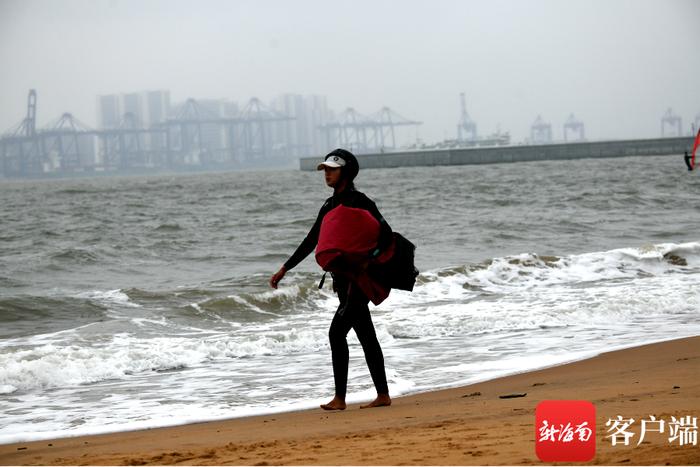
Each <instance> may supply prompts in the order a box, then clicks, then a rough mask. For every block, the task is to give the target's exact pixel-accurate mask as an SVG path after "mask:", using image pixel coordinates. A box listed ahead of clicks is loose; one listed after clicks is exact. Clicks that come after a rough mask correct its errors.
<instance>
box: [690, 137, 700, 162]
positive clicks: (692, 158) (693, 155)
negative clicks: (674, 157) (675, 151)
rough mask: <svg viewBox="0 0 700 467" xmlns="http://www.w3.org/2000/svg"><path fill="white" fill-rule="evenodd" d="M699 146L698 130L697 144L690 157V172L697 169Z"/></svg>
mask: <svg viewBox="0 0 700 467" xmlns="http://www.w3.org/2000/svg"><path fill="white" fill-rule="evenodd" d="M698 146H700V129H698V134H697V135H696V136H695V143H694V144H693V153H692V154H691V156H690V170H693V169H694V168H695V154H697V152H698Z"/></svg>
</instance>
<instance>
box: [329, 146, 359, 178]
mask: <svg viewBox="0 0 700 467" xmlns="http://www.w3.org/2000/svg"><path fill="white" fill-rule="evenodd" d="M335 158H341V159H342V160H343V161H344V162H345V164H344V165H342V166H340V170H341V172H342V174H343V178H344V179H346V180H347V181H348V182H349V183H351V182H352V181H353V180H355V177H357V174H358V173H359V171H360V163H359V162H358V161H357V158H356V157H355V155H354V154H353V153H351V152H350V151H348V150H347V149H342V148H338V149H334V150H333V151H331V152H329V153H328V154H326V157H325V158H324V162H325V161H328V160H329V159H330V160H334V159H335ZM320 166H321V165H319V167H320Z"/></svg>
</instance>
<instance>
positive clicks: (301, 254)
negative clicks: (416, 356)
mask: <svg viewBox="0 0 700 467" xmlns="http://www.w3.org/2000/svg"><path fill="white" fill-rule="evenodd" d="M341 204H342V205H343V206H347V207H351V208H360V209H365V210H367V211H369V212H370V214H372V216H374V217H375V218H376V219H377V220H378V221H379V225H380V231H379V240H378V244H377V248H376V249H375V250H374V251H368V252H367V255H368V257H371V256H377V255H378V254H379V253H380V252H381V251H383V250H384V249H385V248H386V247H388V246H389V244H390V243H391V239H392V231H391V227H390V226H389V224H387V222H386V221H385V220H384V218H383V217H382V215H381V214H380V213H379V210H378V209H377V206H376V205H375V204H374V202H373V201H372V200H371V199H369V198H368V197H367V196H366V195H365V194H363V193H361V192H359V191H357V190H355V189H354V188H348V189H346V190H344V191H342V192H341V193H337V194H334V195H333V196H331V197H330V198H328V199H327V200H326V202H325V203H324V204H323V206H322V207H321V210H320V211H319V213H318V217H317V218H316V222H315V223H314V225H313V227H311V230H310V231H309V233H308V234H307V235H306V238H304V240H303V241H302V242H301V244H300V245H299V247H298V248H297V249H296V251H295V252H294V254H292V256H291V257H290V258H289V259H288V260H287V261H286V262H285V263H284V267H285V269H287V270H290V269H292V268H293V267H295V266H296V265H297V264H299V263H300V262H301V261H302V260H303V259H304V258H306V257H307V256H308V255H309V253H311V252H312V251H313V250H314V248H316V244H317V243H318V235H319V232H320V231H321V222H322V221H323V218H324V217H325V215H326V214H328V212H330V211H331V210H332V209H333V208H335V207H337V206H339V205H341ZM333 290H335V291H336V293H337V294H338V298H339V299H340V304H339V305H338V311H337V312H336V313H335V316H334V317H333V321H332V323H331V327H330V329H329V331H328V338H329V340H330V343H331V354H332V357H333V377H334V378H335V394H336V395H337V396H339V397H342V398H345V393H346V390H347V382H348V361H349V352H348V343H347V340H346V337H347V335H348V332H350V329H354V330H355V334H357V338H358V340H359V341H360V344H361V345H362V350H363V351H364V353H365V360H366V361H367V366H368V367H369V372H370V374H371V376H372V381H373V382H374V386H375V387H376V389H377V393H378V394H388V393H389V389H388V386H387V382H386V372H385V370H384V354H383V353H382V348H381V346H380V345H379V341H378V340H377V335H376V333H375V332H374V324H373V323H372V317H371V315H370V312H369V306H368V305H369V299H368V298H367V297H366V296H365V294H364V293H362V290H360V288H359V287H356V286H354V284H352V283H351V282H349V281H348V280H347V279H345V278H343V277H341V276H340V275H338V274H334V275H333Z"/></svg>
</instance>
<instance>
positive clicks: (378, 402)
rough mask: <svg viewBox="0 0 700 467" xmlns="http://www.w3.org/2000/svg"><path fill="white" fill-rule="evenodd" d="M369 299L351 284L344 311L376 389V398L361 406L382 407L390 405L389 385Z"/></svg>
mask: <svg viewBox="0 0 700 467" xmlns="http://www.w3.org/2000/svg"><path fill="white" fill-rule="evenodd" d="M368 305H369V299H368V298H367V297H366V296H365V295H364V294H363V293H362V291H361V290H360V289H359V287H357V286H355V285H354V284H353V286H351V289H350V295H349V297H348V306H347V310H346V313H347V314H349V315H350V316H351V317H352V320H351V321H352V327H353V329H354V330H355V333H356V334H357V338H358V340H359V341H360V344H361V345H362V350H363V351H364V353H365V361H366V362H367V367H368V368H369V373H370V375H371V376H372V382H373V383H374V387H375V388H376V390H377V398H376V399H375V400H374V401H372V402H370V403H369V404H367V405H364V406H362V408H369V407H382V406H388V405H391V398H390V397H389V387H388V385H387V381H386V370H385V368H384V353H383V352H382V348H381V346H380V345H379V340H377V334H376V332H375V330H374V323H372V316H371V314H370V311H369V306H368Z"/></svg>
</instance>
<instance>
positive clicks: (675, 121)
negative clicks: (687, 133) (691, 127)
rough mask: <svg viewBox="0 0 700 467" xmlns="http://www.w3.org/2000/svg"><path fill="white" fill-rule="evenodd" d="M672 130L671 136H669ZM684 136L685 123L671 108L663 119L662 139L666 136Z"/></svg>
mask: <svg viewBox="0 0 700 467" xmlns="http://www.w3.org/2000/svg"><path fill="white" fill-rule="evenodd" d="M669 129H670V134H668V135H667V133H668V130H669ZM682 134H683V121H682V120H681V117H679V116H678V115H676V114H675V113H673V109H672V108H671V107H669V108H668V109H667V110H666V113H664V114H663V116H662V117H661V137H662V138H663V137H664V136H681V135H682Z"/></svg>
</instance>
